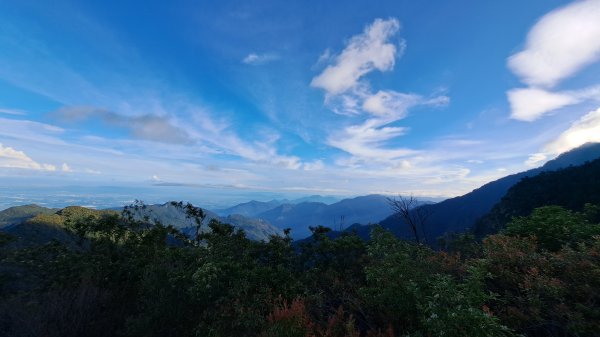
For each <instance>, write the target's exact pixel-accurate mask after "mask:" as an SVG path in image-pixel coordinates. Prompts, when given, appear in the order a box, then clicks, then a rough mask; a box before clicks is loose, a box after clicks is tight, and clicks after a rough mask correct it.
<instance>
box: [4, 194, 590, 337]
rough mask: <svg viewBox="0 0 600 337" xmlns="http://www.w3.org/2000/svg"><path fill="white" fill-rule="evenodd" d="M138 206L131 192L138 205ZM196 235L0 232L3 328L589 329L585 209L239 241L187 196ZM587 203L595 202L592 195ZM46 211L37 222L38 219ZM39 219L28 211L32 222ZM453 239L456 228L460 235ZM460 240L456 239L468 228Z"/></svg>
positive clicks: (148, 332)
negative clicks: (440, 238)
mask: <svg viewBox="0 0 600 337" xmlns="http://www.w3.org/2000/svg"><path fill="white" fill-rule="evenodd" d="M138 206H139V205H138ZM180 206H181V207H188V211H189V213H190V215H191V216H194V217H196V218H197V219H198V223H199V225H200V226H207V227H208V228H210V230H209V231H205V230H202V231H197V235H196V236H195V237H193V238H188V237H185V236H183V235H182V234H181V233H179V232H177V231H176V230H175V229H173V228H172V227H170V226H164V225H161V224H158V225H154V226H148V225H147V224H145V223H144V222H143V221H137V220H134V219H133V218H132V217H129V216H127V214H125V216H118V215H116V214H113V213H110V212H109V213H103V214H97V213H93V214H89V213H86V212H85V211H82V210H81V209H77V208H74V209H71V210H69V211H67V212H63V213H64V214H61V216H63V217H64V219H63V218H61V219H62V220H60V221H58V218H56V217H51V218H52V220H54V221H55V222H56V226H62V227H61V228H65V229H66V230H67V232H68V233H69V234H68V235H70V236H71V237H72V240H70V241H68V242H69V243H68V244H64V243H59V242H54V243H51V244H45V245H37V246H27V247H17V248H15V246H10V242H11V241H10V240H11V239H10V238H9V237H7V236H6V235H3V236H1V237H0V245H2V247H4V248H1V249H0V259H1V261H0V332H2V333H3V335H6V336H269V337H270V336H315V337H321V336H327V337H342V336H388V337H389V336H442V335H443V336H515V335H517V334H519V333H521V334H526V335H530V336H594V335H595V334H597V331H600V307H599V304H598V303H600V290H599V289H600V239H599V238H598V237H596V236H594V235H595V233H597V232H596V228H597V225H596V224H594V223H593V222H592V221H591V220H589V219H590V217H589V216H588V215H589V214H588V213H585V212H582V213H573V212H568V211H565V210H563V209H560V208H555V207H554V208H543V209H538V210H536V211H535V212H534V213H533V214H532V215H530V216H527V217H522V218H517V219H515V220H514V221H513V222H512V223H511V224H510V225H509V226H508V228H507V230H506V232H504V233H503V234H499V235H493V236H490V237H488V238H486V240H485V241H484V242H483V244H482V246H481V248H479V246H476V245H475V246H474V244H473V243H472V242H471V241H469V240H468V238H467V237H465V238H463V239H464V240H463V241H464V242H463V243H461V244H460V245H457V246H455V247H454V248H453V249H452V250H451V251H449V252H440V251H434V250H432V249H430V248H428V247H426V246H424V245H419V244H415V243H410V242H406V241H402V240H399V239H397V238H396V237H394V236H393V235H391V234H390V233H388V232H386V231H384V230H383V229H381V228H375V230H374V232H373V233H372V238H371V240H370V241H368V242H365V241H363V240H361V239H360V238H359V237H358V236H356V235H353V234H344V235H342V236H341V237H339V238H336V239H330V238H329V237H328V236H327V235H326V232H327V230H326V229H325V228H322V227H319V228H314V229H313V233H314V236H313V237H312V239H311V240H306V241H304V242H303V243H301V244H298V245H296V244H294V243H293V242H292V240H291V239H290V238H289V237H287V236H286V237H272V238H271V240H269V241H268V242H257V241H251V240H248V239H247V238H246V236H245V234H244V233H243V232H242V231H239V230H235V229H234V228H233V227H232V226H230V225H227V224H222V223H219V222H217V221H212V222H210V223H208V224H205V223H203V221H202V220H203V214H202V212H200V211H199V210H198V209H196V208H193V207H192V206H184V205H180ZM590 210H591V208H590ZM38 220H39V219H38ZM32 225H34V224H32ZM457 242H458V241H457ZM461 242H462V241H461Z"/></svg>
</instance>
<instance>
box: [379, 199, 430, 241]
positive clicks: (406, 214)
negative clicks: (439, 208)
mask: <svg viewBox="0 0 600 337" xmlns="http://www.w3.org/2000/svg"><path fill="white" fill-rule="evenodd" d="M388 202H389V204H390V207H391V208H392V210H393V211H394V214H395V215H396V216H398V217H400V218H401V219H402V220H404V222H405V223H406V224H407V225H408V227H409V228H410V230H411V231H412V233H413V235H414V237H415V240H416V241H417V243H421V237H420V235H419V232H421V233H423V240H424V242H425V243H427V235H425V223H426V222H427V218H429V215H430V214H431V213H430V212H429V211H428V210H427V209H426V208H424V207H419V206H420V202H419V200H418V199H417V198H415V197H414V196H413V195H412V194H411V195H410V196H408V197H403V196H401V195H398V197H394V198H388Z"/></svg>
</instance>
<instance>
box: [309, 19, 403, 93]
mask: <svg viewBox="0 0 600 337" xmlns="http://www.w3.org/2000/svg"><path fill="white" fill-rule="evenodd" d="M399 29H400V22H399V21H398V20H397V19H393V18H391V19H388V20H383V19H376V20H375V21H374V22H373V23H372V24H371V25H369V26H367V27H366V28H365V29H364V31H363V33H362V34H359V35H355V36H353V37H352V38H351V39H350V41H349V42H348V44H347V45H346V48H345V49H344V50H343V51H342V52H341V53H340V55H338V56H337V57H335V62H334V64H332V65H329V66H328V67H327V68H325V70H323V72H322V73H321V74H319V75H318V76H316V77H314V78H313V79H312V81H311V86H312V87H315V88H321V89H324V90H325V91H326V92H327V93H328V94H330V95H338V94H341V93H344V92H346V91H348V90H349V89H352V88H353V87H355V86H356V85H357V83H358V81H359V80H360V78H361V77H362V76H364V75H365V74H367V73H369V72H371V71H373V70H379V71H387V70H391V69H392V68H393V67H394V62H395V59H396V54H397V53H398V47H397V46H396V45H394V44H393V43H390V42H388V40H389V39H390V38H391V37H392V36H394V35H395V34H396V33H397V32H398V30H399ZM400 51H402V45H401V46H400ZM320 59H321V58H320Z"/></svg>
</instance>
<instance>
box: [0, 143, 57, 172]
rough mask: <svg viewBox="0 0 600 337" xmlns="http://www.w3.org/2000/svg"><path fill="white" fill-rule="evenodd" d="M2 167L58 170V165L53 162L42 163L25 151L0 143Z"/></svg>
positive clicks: (0, 165) (0, 164) (0, 162)
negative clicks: (52, 163)
mask: <svg viewBox="0 0 600 337" xmlns="http://www.w3.org/2000/svg"><path fill="white" fill-rule="evenodd" d="M0 167H4V168H18V169H30V170H38V171H56V166H54V165H51V164H40V163H38V162H36V161H35V160H33V159H31V158H30V157H29V156H28V155H26V154H25V152H23V151H18V150H15V149H13V148H12V147H8V146H6V147H5V146H3V145H2V144H1V143H0Z"/></svg>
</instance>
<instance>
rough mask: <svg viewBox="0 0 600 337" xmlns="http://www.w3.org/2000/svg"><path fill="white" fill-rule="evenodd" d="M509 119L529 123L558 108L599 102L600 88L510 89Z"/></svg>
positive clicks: (508, 93)
mask: <svg viewBox="0 0 600 337" xmlns="http://www.w3.org/2000/svg"><path fill="white" fill-rule="evenodd" d="M507 96H508V102H509V103H510V107H511V116H510V117H511V118H513V119H517V120H522V121H527V122H531V121H534V120H536V119H538V118H540V117H542V116H543V115H545V114H547V113H550V112H552V111H555V110H558V109H560V108H563V107H566V106H569V105H574V104H578V103H581V102H585V101H588V100H596V101H600V86H592V87H588V88H585V89H579V90H574V91H562V92H549V91H546V90H543V89H538V88H520V89H512V90H509V91H508V92H507Z"/></svg>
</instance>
